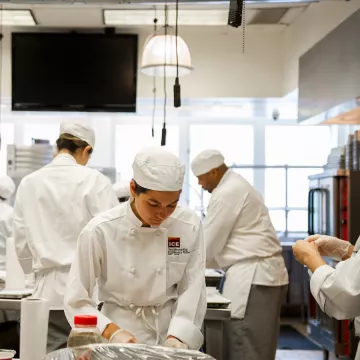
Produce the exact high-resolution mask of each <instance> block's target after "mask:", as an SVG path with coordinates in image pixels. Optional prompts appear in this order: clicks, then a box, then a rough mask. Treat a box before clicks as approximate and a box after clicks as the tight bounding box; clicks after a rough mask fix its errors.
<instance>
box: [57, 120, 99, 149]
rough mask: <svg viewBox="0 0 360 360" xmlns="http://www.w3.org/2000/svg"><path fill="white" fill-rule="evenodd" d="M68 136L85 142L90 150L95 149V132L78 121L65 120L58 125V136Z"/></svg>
mask: <svg viewBox="0 0 360 360" xmlns="http://www.w3.org/2000/svg"><path fill="white" fill-rule="evenodd" d="M61 134H70V135H72V136H76V137H77V138H79V139H80V140H83V141H85V142H87V143H88V144H89V145H90V146H91V147H92V148H94V147H95V132H94V130H93V128H92V127H91V126H89V125H87V124H84V123H82V122H79V121H70V120H65V121H62V122H61V124H60V135H61Z"/></svg>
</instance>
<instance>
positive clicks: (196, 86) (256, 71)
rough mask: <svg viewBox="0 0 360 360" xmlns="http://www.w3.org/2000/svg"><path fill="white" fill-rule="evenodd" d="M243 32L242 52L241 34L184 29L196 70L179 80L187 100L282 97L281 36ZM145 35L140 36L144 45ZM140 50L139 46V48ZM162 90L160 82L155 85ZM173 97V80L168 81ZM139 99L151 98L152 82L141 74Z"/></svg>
mask: <svg viewBox="0 0 360 360" xmlns="http://www.w3.org/2000/svg"><path fill="white" fill-rule="evenodd" d="M248 29H249V30H248V31H246V47H245V53H244V54H243V53H242V39H243V36H242V31H241V30H240V29H233V28H229V27H228V28H222V27H213V28H211V27H206V26H204V27H201V28H200V27H183V28H182V29H181V33H180V35H181V36H182V37H183V39H184V40H185V41H186V42H187V44H188V46H189V49H190V51H191V55H192V61H193V66H194V67H195V70H194V72H193V73H192V74H190V75H188V76H185V77H183V78H181V86H182V94H183V96H184V97H186V98H190V97H192V98H193V97H195V98H205V97H212V98H216V97H278V96H281V95H282V88H281V85H282V84H281V82H282V80H281V78H282V59H281V48H280V46H281V36H280V33H278V32H272V31H271V30H270V28H269V29H268V30H267V32H265V31H260V30H256V29H250V28H248ZM147 36H148V33H145V34H144V33H141V36H140V43H141V44H143V43H144V41H145V39H146V37H147ZM141 48H142V47H141ZM158 85H159V88H160V89H162V88H163V86H162V83H160V82H158ZM170 85H171V87H169V91H170V94H172V86H173V80H171V81H170ZM138 90H139V96H140V97H151V94H152V79H151V78H149V77H147V76H144V75H142V74H141V75H140V77H139V88H138Z"/></svg>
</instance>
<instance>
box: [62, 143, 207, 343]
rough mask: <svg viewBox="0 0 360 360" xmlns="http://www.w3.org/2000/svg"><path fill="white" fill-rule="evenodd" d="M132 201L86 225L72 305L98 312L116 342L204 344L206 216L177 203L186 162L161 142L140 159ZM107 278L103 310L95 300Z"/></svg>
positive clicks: (71, 311)
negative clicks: (204, 230)
mask: <svg viewBox="0 0 360 360" xmlns="http://www.w3.org/2000/svg"><path fill="white" fill-rule="evenodd" d="M133 172H134V177H133V180H132V181H131V185H130V188H131V195H132V198H131V200H130V201H129V202H126V203H123V204H120V205H119V206H117V207H116V208H114V209H112V210H109V211H107V212H105V213H103V214H101V215H99V216H97V217H95V218H94V219H93V220H92V221H91V222H90V223H89V224H88V225H87V226H86V227H85V229H84V230H83V231H82V232H81V234H80V237H79V240H78V247H77V250H76V256H75V261H74V263H73V265H72V267H71V271H70V278H69V282H68V285H67V290H66V296H65V312H66V315H67V318H68V320H69V322H70V323H71V324H73V318H74V315H77V314H95V315H97V316H98V327H99V328H100V331H101V333H102V335H103V337H105V338H106V339H108V340H109V341H110V343H131V342H139V343H144V344H151V345H155V344H164V345H165V346H169V347H178V348H190V349H199V348H200V347H201V345H202V342H203V336H202V334H201V326H202V323H203V320H204V316H205V312H206V291H205V248H204V241H203V232H202V226H201V221H200V219H199V217H198V216H197V215H196V214H195V213H194V212H193V211H192V210H190V209H187V208H182V207H180V206H177V204H178V201H179V197H180V194H181V189H182V186H183V181H184V175H185V166H184V165H183V164H182V163H181V161H180V160H179V158H178V157H176V156H175V155H173V154H172V153H170V152H168V151H167V150H165V149H164V148H161V147H153V148H146V149H143V150H142V151H140V152H139V153H138V154H137V155H136V157H135V160H134V163H133ZM96 283H98V285H99V299H100V301H102V302H103V303H104V304H103V307H102V312H99V311H98V310H97V307H96V304H95V303H94V302H93V301H92V299H91V297H92V292H93V289H94V286H95V284H96Z"/></svg>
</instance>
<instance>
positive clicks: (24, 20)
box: [0, 9, 36, 26]
mask: <svg viewBox="0 0 360 360" xmlns="http://www.w3.org/2000/svg"><path fill="white" fill-rule="evenodd" d="M0 25H4V26H36V21H35V18H34V15H33V14H32V12H31V11H30V10H15V9H8V10H0Z"/></svg>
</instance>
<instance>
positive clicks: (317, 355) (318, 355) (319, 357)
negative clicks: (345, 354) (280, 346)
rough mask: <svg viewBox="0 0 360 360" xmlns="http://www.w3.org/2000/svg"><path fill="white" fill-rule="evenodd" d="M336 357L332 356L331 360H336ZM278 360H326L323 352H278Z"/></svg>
mask: <svg viewBox="0 0 360 360" xmlns="http://www.w3.org/2000/svg"><path fill="white" fill-rule="evenodd" d="M335 359H336V357H335V355H330V357H329V360H335ZM276 360H324V353H323V352H322V351H301V350H278V352H277V353H276Z"/></svg>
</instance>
